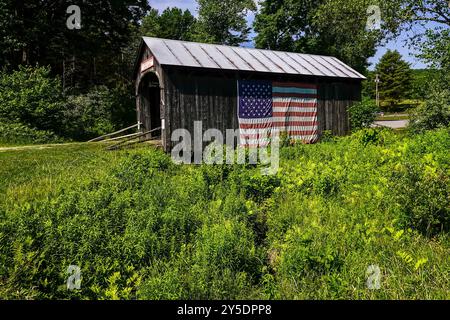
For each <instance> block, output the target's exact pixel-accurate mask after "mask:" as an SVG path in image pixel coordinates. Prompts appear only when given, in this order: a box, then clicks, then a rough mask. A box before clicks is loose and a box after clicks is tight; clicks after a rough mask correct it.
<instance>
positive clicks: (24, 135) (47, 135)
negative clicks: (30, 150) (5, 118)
mask: <svg viewBox="0 0 450 320" xmlns="http://www.w3.org/2000/svg"><path fill="white" fill-rule="evenodd" d="M62 141H63V139H61V138H59V137H57V136H56V135H55V134H54V133H53V132H52V131H45V130H36V129H32V128H30V127H28V126H26V125H23V124H18V123H1V122H0V143H4V144H44V143H58V142H62Z"/></svg>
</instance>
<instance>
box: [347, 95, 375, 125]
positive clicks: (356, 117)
mask: <svg viewBox="0 0 450 320" xmlns="http://www.w3.org/2000/svg"><path fill="white" fill-rule="evenodd" d="M348 112H349V117H350V124H351V127H352V130H360V129H363V128H368V127H370V126H371V125H372V124H373V122H374V121H375V119H376V116H377V115H376V113H377V112H378V107H377V106H376V105H375V103H374V101H373V100H370V99H364V100H363V101H361V102H358V103H355V104H354V105H352V106H351V107H350V108H349V109H348Z"/></svg>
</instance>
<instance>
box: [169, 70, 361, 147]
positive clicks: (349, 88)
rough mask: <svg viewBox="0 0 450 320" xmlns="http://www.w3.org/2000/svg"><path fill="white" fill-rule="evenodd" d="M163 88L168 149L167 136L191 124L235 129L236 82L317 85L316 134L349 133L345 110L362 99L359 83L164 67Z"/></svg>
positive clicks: (220, 128) (171, 144)
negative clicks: (197, 122)
mask: <svg viewBox="0 0 450 320" xmlns="http://www.w3.org/2000/svg"><path fill="white" fill-rule="evenodd" d="M163 72H164V88H165V90H164V91H165V93H164V95H165V102H166V103H165V106H166V108H165V113H164V118H165V119H166V120H165V124H166V132H167V134H166V137H165V139H166V141H165V145H166V146H168V149H169V150H170V149H171V148H172V147H173V143H171V141H170V134H171V133H172V132H173V131H174V130H176V129H179V128H184V129H187V130H188V131H189V132H190V133H191V134H193V132H194V121H202V124H203V132H204V131H205V130H207V129H211V128H214V129H218V130H220V131H221V132H222V133H223V134H224V136H225V132H226V129H237V128H238V127H239V125H238V115H237V82H236V81H237V80H238V79H259V80H273V81H297V82H305V83H315V84H317V86H318V95H319V99H318V120H319V131H320V133H322V132H323V131H324V130H330V131H331V132H332V133H333V134H334V135H346V134H348V133H349V132H350V123H349V116H348V107H349V106H351V105H352V104H353V103H355V102H356V101H360V100H361V83H360V81H352V80H347V81H346V80H345V79H343V80H336V79H319V78H313V77H310V78H308V77H292V76H289V77H285V76H281V75H280V76H274V75H263V74H261V75H255V74H254V73H253V74H250V73H226V72H221V73H217V72H216V73H214V72H206V71H195V70H192V69H183V68H167V67H165V68H163Z"/></svg>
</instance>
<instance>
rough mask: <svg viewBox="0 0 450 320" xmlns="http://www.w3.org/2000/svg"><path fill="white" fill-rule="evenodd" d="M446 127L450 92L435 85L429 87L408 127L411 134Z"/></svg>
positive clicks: (449, 113) (448, 119)
mask: <svg viewBox="0 0 450 320" xmlns="http://www.w3.org/2000/svg"><path fill="white" fill-rule="evenodd" d="M448 126H450V90H449V89H448V88H445V87H444V88H443V87H441V85H436V84H435V85H434V86H432V87H431V92H430V94H429V95H428V97H427V100H426V101H425V103H424V104H423V105H420V106H419V107H417V108H416V109H415V110H414V112H413V115H412V118H411V122H410V126H409V127H410V129H411V130H412V132H423V131H424V130H431V129H436V128H440V127H448Z"/></svg>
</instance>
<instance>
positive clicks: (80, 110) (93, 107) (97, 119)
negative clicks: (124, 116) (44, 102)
mask: <svg viewBox="0 0 450 320" xmlns="http://www.w3.org/2000/svg"><path fill="white" fill-rule="evenodd" d="M116 102H117V101H116V99H115V96H114V94H113V92H112V91H111V90H109V89H108V88H107V87H104V86H99V87H95V88H93V89H91V91H89V92H88V93H86V94H79V95H71V96H68V97H67V102H66V103H65V106H64V132H65V133H66V135H68V136H70V137H73V138H75V139H77V140H86V139H89V138H94V137H98V136H101V135H103V134H107V133H111V132H113V131H114V130H115V129H117V128H118V126H117V125H116V123H115V122H114V119H113V113H114V110H115V109H116V107H117V104H116Z"/></svg>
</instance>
